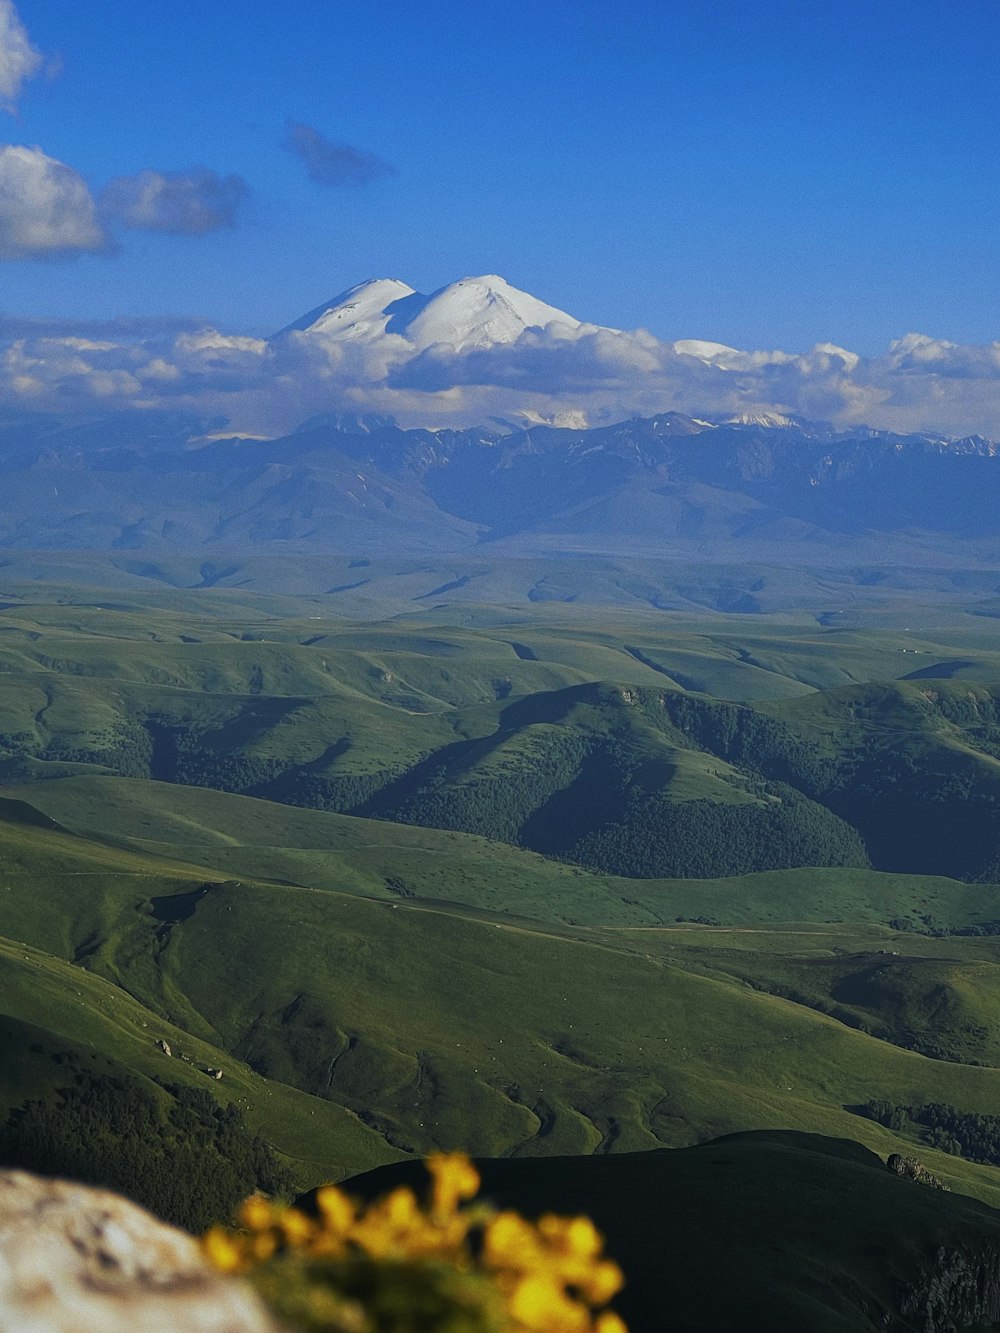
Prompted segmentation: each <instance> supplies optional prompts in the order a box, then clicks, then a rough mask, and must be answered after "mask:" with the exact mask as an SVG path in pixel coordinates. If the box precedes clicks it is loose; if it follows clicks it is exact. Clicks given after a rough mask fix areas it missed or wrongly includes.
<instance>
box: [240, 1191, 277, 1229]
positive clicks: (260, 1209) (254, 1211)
mask: <svg viewBox="0 0 1000 1333" xmlns="http://www.w3.org/2000/svg"><path fill="white" fill-rule="evenodd" d="M273 1219H274V1209H273V1207H272V1206H271V1204H270V1202H269V1201H268V1200H267V1199H265V1198H264V1196H263V1195H262V1194H251V1195H250V1198H249V1199H247V1200H246V1201H245V1202H244V1204H243V1206H242V1208H241V1209H240V1211H239V1220H240V1223H241V1224H242V1225H243V1226H245V1227H246V1229H247V1230H248V1231H264V1230H266V1228H267V1227H269V1226H270V1225H271V1222H272V1221H273Z"/></svg>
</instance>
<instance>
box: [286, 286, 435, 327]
mask: <svg viewBox="0 0 1000 1333" xmlns="http://www.w3.org/2000/svg"><path fill="white" fill-rule="evenodd" d="M416 295H417V293H416V292H415V291H414V290H413V288H412V287H408V286H407V284H406V283H405V282H400V281H399V279H398V278H372V279H370V280H369V281H368V282H361V283H359V284H358V285H357V286H356V287H350V288H349V289H348V290H347V291H346V292H341V293H340V295H339V296H334V297H333V298H332V299H331V300H329V301H326V302H324V304H323V305H318V306H316V308H315V309H314V310H310V311H308V312H307V313H306V314H304V315H303V316H302V317H301V318H300V319H297V320H296V321H295V322H294V324H289V325H288V326H287V327H286V328H283V329H282V330H281V332H280V333H277V334H275V337H277V338H281V337H283V336H285V335H286V334H289V333H315V334H322V335H324V336H325V337H332V338H338V339H341V338H346V339H351V340H352V341H353V340H357V339H369V338H373V337H378V335H379V334H381V333H384V332H385V326H386V324H387V323H388V321H389V319H390V313H389V311H390V308H391V307H392V306H394V305H396V304H397V303H398V302H400V301H405V300H406V299H407V298H408V297H413V296H416ZM421 299H423V298H421Z"/></svg>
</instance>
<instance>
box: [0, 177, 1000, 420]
mask: <svg viewBox="0 0 1000 1333" xmlns="http://www.w3.org/2000/svg"><path fill="white" fill-rule="evenodd" d="M0 167H2V157H0ZM0 174H2V173H0ZM57 179H60V178H58V177H57ZM66 188H68V187H66ZM65 225H66V226H67V227H69V226H72V227H77V228H81V233H80V235H79V236H78V237H77V239H78V240H87V238H88V237H89V239H90V241H91V242H94V243H96V241H97V237H98V235H99V233H93V232H92V230H91V229H90V228H92V225H93V224H86V223H83V224H81V222H80V221H79V219H76V220H74V221H73V222H72V224H70V223H66V224H65ZM54 236H55V238H56V239H59V236H58V234H57V233H54ZM67 239H68V238H67V235H66V233H65V232H64V233H63V234H62V235H61V241H62V243H63V244H66V243H67ZM5 243H6V244H7V245H8V246H10V245H11V244H13V243H14V242H12V241H11V240H10V239H9V236H8V239H7V241H6V242H5ZM0 407H4V408H8V409H20V410H25V409H27V410H42V411H52V412H60V413H67V412H88V413H92V412H94V411H95V410H101V411H107V410H109V409H112V408H113V409H135V410H142V411H150V410H155V409H164V408H175V409H182V410H184V411H189V412H191V413H193V414H196V415H198V416H200V417H202V418H206V417H213V418H216V417H223V418H225V419H226V420H227V421H228V422H229V423H230V425H231V428H232V430H233V432H234V433H245V434H254V435H279V434H282V433H284V432H286V431H289V430H291V429H293V428H294V427H295V426H296V425H298V424H299V423H300V422H301V421H303V420H304V419H306V418H307V417H309V416H312V415H314V414H316V413H320V412H331V411H344V412H355V413H357V412H374V413H380V414H388V415H392V416H394V417H396V419H397V420H398V421H399V422H400V423H401V424H403V425H425V426H447V425H452V426H467V425H474V424H480V423H483V422H486V421H488V420H489V419H490V418H492V417H497V416H499V417H507V418H510V417H512V416H515V415H517V414H525V415H528V416H531V417H533V418H540V419H544V420H551V421H557V422H575V423H576V422H587V423H589V424H598V423H602V422H609V421H614V420H621V419H623V418H627V417H631V416H651V415H654V414H656V413H658V412H665V411H669V410H675V411H680V412H686V413H689V414H691V415H694V416H709V417H717V418H718V417H726V416H730V415H735V414H738V413H763V412H771V413H781V414H785V415H793V416H802V417H806V418H809V419H812V420H822V421H829V422H832V423H833V424H834V425H836V426H838V427H840V428H844V429H847V428H849V427H852V426H859V425H861V424H869V425H872V426H876V427H880V428H885V429H891V430H896V431H902V432H906V431H924V432H931V433H938V434H942V435H950V436H964V435H969V434H983V435H987V436H992V437H994V438H1000V342H996V343H991V344H988V345H985V346H968V345H961V344H956V343H952V342H946V341H943V340H941V339H935V338H932V337H930V336H927V335H922V334H907V335H906V336H905V337H902V338H900V339H899V340H897V341H896V342H894V343H892V344H891V345H890V347H889V348H888V349H887V350H886V352H885V353H884V354H882V355H881V356H878V357H871V358H865V357H861V356H858V355H857V354H855V353H852V352H850V351H847V350H845V349H843V348H838V347H835V346H833V345H831V344H820V345H818V346H816V347H814V348H812V349H811V350H809V351H807V352H800V353H796V352H784V351H773V350H771V351H764V350H741V349H738V348H728V347H723V346H721V345H719V344H714V343H705V342H695V341H690V340H687V341H683V340H682V341H680V342H674V343H669V342H663V341H661V340H659V339H657V338H655V337H653V336H652V335H651V334H649V333H646V332H644V331H642V330H638V331H635V332H619V331H616V330H611V329H604V328H600V327H597V326H595V325H592V324H590V325H588V324H581V325H580V326H579V327H578V328H575V329H571V328H569V327H568V326H567V325H559V324H553V325H550V326H549V328H547V329H537V328H533V329H528V330H527V331H526V332H525V333H523V334H522V335H521V336H520V337H519V338H518V339H517V340H516V341H514V342H512V343H508V344H498V345H496V346H493V347H490V348H479V349H475V350H472V351H468V352H464V353H462V352H456V351H454V350H453V349H452V348H450V347H448V346H446V345H443V344H438V345H435V346H431V347H427V348H424V349H422V350H421V349H418V348H416V347H415V346H414V345H413V344H412V343H410V342H408V340H407V339H406V338H404V337H401V336H399V335H396V334H386V335H385V336H383V337H380V338H377V339H374V340H371V341H369V342H363V341H361V342H359V341H350V340H347V341H339V342H338V341H335V340H324V339H323V338H318V337H316V336H314V335H311V334H310V333H309V332H304V333H303V332H292V333H290V334H286V335H284V336H281V337H278V338H273V339H262V338H255V337H250V336H247V335H243V334H238V333H236V334H234V333H224V332H220V331H218V330H215V329H211V328H202V327H194V326H193V325H186V324H185V322H184V321H177V322H175V323H171V322H160V321H151V322H150V323H148V324H144V323H143V322H141V321H139V322H137V323H131V324H129V323H126V324H116V322H115V321H108V322H105V323H101V324H96V323H91V324H89V325H79V326H72V325H70V324H68V323H66V322H64V321H57V322H48V323H46V324H41V325H36V324H34V323H33V322H32V321H23V320H22V321H18V320H14V319H10V318H8V319H7V320H6V321H4V320H0Z"/></svg>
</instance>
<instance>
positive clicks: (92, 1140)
mask: <svg viewBox="0 0 1000 1333" xmlns="http://www.w3.org/2000/svg"><path fill="white" fill-rule="evenodd" d="M33 1053H35V1054H38V1055H40V1054H42V1047H41V1046H40V1045H36V1046H35V1047H34V1048H33ZM54 1058H55V1059H57V1060H58V1061H59V1063H60V1065H61V1066H62V1068H61V1070H60V1077H61V1078H68V1079H71V1080H72V1081H71V1082H68V1083H66V1084H64V1085H62V1086H60V1087H59V1088H58V1090H57V1092H56V1094H55V1096H54V1097H49V1098H48V1099H45V1100H40V1099H36V1100H31V1101H27V1102H25V1103H24V1105H23V1106H20V1107H17V1108H16V1109H14V1110H13V1111H11V1113H10V1115H9V1116H8V1118H7V1120H6V1122H5V1123H4V1124H3V1125H2V1126H0V1164H2V1165H3V1166H7V1167H21V1168H23V1169H25V1170H28V1171H36V1172H39V1173H41V1174H42V1175H51V1176H65V1177H67V1178H69V1179H71V1180H80V1181H83V1182H84V1183H86V1184H91V1185H103V1186H106V1187H108V1188H110V1189H114V1190H118V1191H119V1192H120V1193H122V1194H126V1195H128V1197H129V1198H131V1199H134V1200H135V1201H136V1202H137V1203H140V1204H142V1205H143V1206H144V1207H146V1208H149V1209H150V1210H151V1211H152V1212H154V1213H156V1214H157V1215H158V1216H159V1217H162V1218H164V1219H165V1220H166V1221H168V1222H173V1223H175V1224H176V1225H178V1226H182V1227H186V1228H187V1229H188V1230H190V1231H196V1232H197V1231H203V1230H204V1229H205V1228H206V1227H208V1226H210V1225H211V1224H212V1223H213V1222H216V1221H218V1220H220V1219H224V1218H228V1217H230V1216H231V1215H232V1213H233V1210H234V1209H235V1208H236V1206H237V1204H239V1203H240V1202H241V1201H242V1200H243V1199H245V1198H246V1197H247V1195H248V1194H251V1193H253V1192H254V1191H255V1190H264V1191H266V1192H268V1193H282V1192H287V1191H288V1190H289V1189H290V1187H291V1184H292V1179H291V1176H290V1175H289V1173H288V1171H287V1169H286V1168H285V1167H283V1166H282V1165H281V1164H280V1163H279V1161H278V1160H277V1158H276V1157H275V1155H274V1153H273V1151H272V1150H271V1148H270V1147H269V1146H268V1144H267V1143H265V1141H264V1140H263V1139H262V1138H261V1137H260V1136H259V1135H257V1134H253V1133H251V1132H250V1131H249V1129H248V1128H247V1124H246V1118H245V1116H244V1114H243V1112H242V1110H241V1109H240V1108H239V1107H238V1106H236V1105H234V1104H230V1105H228V1106H220V1105H219V1103H218V1102H216V1100H215V1099H214V1098H213V1097H212V1096H211V1095H210V1094H209V1093H208V1092H205V1091H203V1090H202V1089H200V1088H192V1087H186V1086H183V1085H180V1084H170V1083H164V1084H161V1085H160V1086H159V1088H157V1087H156V1086H155V1085H154V1086H150V1085H149V1084H148V1083H146V1084H144V1083H143V1082H140V1081H139V1080H138V1079H137V1078H134V1077H130V1076H128V1075H124V1074H119V1075H118V1076H117V1077H116V1076H112V1075H109V1074H104V1073H93V1072H91V1070H90V1069H88V1068H86V1067H85V1064H84V1063H83V1062H82V1061H81V1059H80V1057H79V1056H78V1055H76V1054H75V1053H74V1052H72V1051H67V1052H65V1053H62V1054H60V1055H56V1056H55V1057H54ZM161 1089H162V1091H161Z"/></svg>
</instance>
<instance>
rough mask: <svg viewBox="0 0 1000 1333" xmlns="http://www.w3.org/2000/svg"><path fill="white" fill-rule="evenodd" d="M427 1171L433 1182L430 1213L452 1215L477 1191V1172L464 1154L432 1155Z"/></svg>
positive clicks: (428, 1161) (428, 1160) (429, 1158)
mask: <svg viewBox="0 0 1000 1333" xmlns="http://www.w3.org/2000/svg"><path fill="white" fill-rule="evenodd" d="M427 1170H428V1171H429V1172H430V1173H431V1176H432V1177H433V1180H434V1188H433V1192H432V1196H431V1211H432V1212H433V1213H435V1214H437V1215H439V1216H440V1215H443V1214H447V1213H453V1212H454V1211H455V1209H456V1208H457V1206H458V1204H459V1203H460V1202H464V1200H466V1199H471V1198H472V1196H473V1195H474V1194H475V1193H476V1192H477V1190H478V1189H479V1172H478V1171H477V1170H476V1168H475V1167H474V1166H473V1165H472V1162H471V1161H470V1160H469V1158H468V1157H466V1155H465V1153H460V1152H454V1153H432V1154H431V1156H430V1157H428V1159H427Z"/></svg>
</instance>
